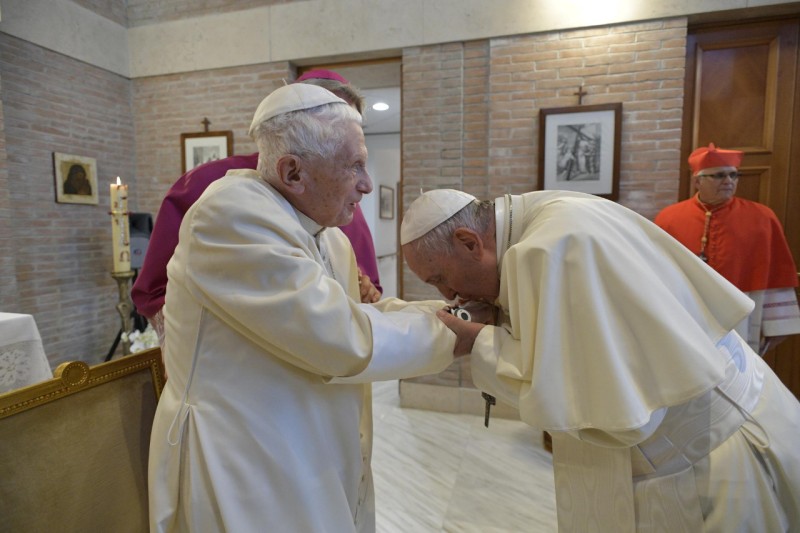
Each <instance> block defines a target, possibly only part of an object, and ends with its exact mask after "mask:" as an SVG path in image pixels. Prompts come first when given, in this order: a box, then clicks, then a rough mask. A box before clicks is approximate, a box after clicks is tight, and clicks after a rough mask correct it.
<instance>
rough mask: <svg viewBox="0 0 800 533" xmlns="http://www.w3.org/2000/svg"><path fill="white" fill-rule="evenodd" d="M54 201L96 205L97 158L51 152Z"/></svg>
mask: <svg viewBox="0 0 800 533" xmlns="http://www.w3.org/2000/svg"><path fill="white" fill-rule="evenodd" d="M53 168H54V170H55V172H54V174H55V182H56V183H55V186H56V202H58V203H60V204H89V205H97V160H95V159H94V158H93V157H85V156H82V155H72V154H61V153H58V152H53Z"/></svg>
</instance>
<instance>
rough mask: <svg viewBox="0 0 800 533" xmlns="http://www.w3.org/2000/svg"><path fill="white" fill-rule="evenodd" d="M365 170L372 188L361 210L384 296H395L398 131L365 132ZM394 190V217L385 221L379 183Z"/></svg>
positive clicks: (398, 163)
mask: <svg viewBox="0 0 800 533" xmlns="http://www.w3.org/2000/svg"><path fill="white" fill-rule="evenodd" d="M365 141H366V144H367V153H368V154H369V158H368V159H367V172H369V175H370V177H371V178H372V185H373V187H374V189H373V191H372V193H371V194H369V195H367V196H365V197H364V198H362V200H361V210H362V211H363V212H364V218H366V219H367V224H368V225H369V229H370V231H371V232H372V239H373V241H374V242H375V254H376V255H377V256H378V270H379V273H380V276H381V285H382V286H383V295H384V296H397V225H398V223H399V222H398V221H399V213H398V210H397V199H398V195H399V192H398V190H397V183H398V182H399V181H400V134H399V133H386V134H376V135H366V136H365ZM381 185H383V186H385V187H391V188H392V189H393V190H394V201H395V206H394V218H392V219H390V220H387V219H382V218H380V216H379V213H378V211H379V204H380V186H381Z"/></svg>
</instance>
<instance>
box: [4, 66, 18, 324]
mask: <svg viewBox="0 0 800 533" xmlns="http://www.w3.org/2000/svg"><path fill="white" fill-rule="evenodd" d="M2 88H3V79H2V73H0V95H2V94H3V90H2ZM7 158H8V156H7V155H6V128H5V118H4V113H3V101H2V99H1V98H0V302H12V301H13V300H14V297H15V296H16V294H17V277H16V275H15V270H14V224H13V218H12V216H11V197H10V195H9V192H8V168H7ZM2 310H6V311H8V310H10V308H5V309H3V308H0V311H2Z"/></svg>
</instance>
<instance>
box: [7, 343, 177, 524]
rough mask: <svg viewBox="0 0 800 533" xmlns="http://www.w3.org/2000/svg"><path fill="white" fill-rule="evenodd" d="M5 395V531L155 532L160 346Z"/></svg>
mask: <svg viewBox="0 0 800 533" xmlns="http://www.w3.org/2000/svg"><path fill="white" fill-rule="evenodd" d="M54 374H55V378H53V379H51V380H48V381H45V382H42V383H38V384H35V385H30V386H28V387H24V388H22V389H17V390H15V391H11V392H8V393H5V394H0V532H6V531H7V532H14V533H19V532H55V531H58V532H64V533H67V532H81V533H85V532H113V533H120V532H127V531H130V532H136V533H141V532H146V531H148V506H147V458H148V452H149V446H150V430H151V426H152V421H153V416H154V414H155V409H156V404H157V402H158V397H159V395H160V394H161V389H162V387H163V385H164V371H163V367H162V363H161V351H160V349H158V348H155V349H152V350H147V351H144V352H139V353H137V354H134V355H129V356H125V357H122V358H120V359H117V360H114V361H110V362H108V363H101V364H98V365H95V366H92V367H89V366H87V365H86V364H85V363H83V362H80V361H77V362H70V363H64V364H62V365H61V366H59V367H58V368H57V369H56V371H55V373H54Z"/></svg>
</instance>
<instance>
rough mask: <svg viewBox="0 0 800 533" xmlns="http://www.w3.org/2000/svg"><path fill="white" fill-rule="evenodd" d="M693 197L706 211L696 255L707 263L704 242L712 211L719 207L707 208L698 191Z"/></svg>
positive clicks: (706, 239) (706, 242)
mask: <svg viewBox="0 0 800 533" xmlns="http://www.w3.org/2000/svg"><path fill="white" fill-rule="evenodd" d="M695 198H697V203H698V204H700V207H702V208H703V210H704V211H705V212H706V220H705V223H704V224H703V236H702V237H700V253H699V254H697V256H698V257H699V258H700V259H701V260H702V261H703V262H704V263H708V256H707V255H706V244H708V227H709V226H710V225H711V215H712V214H713V213H714V211H716V210H717V209H719V208H717V209H709V208H708V207H706V204H704V203H703V201H702V200H700V193H697V195H696V196H695ZM720 207H722V206H720Z"/></svg>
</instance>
